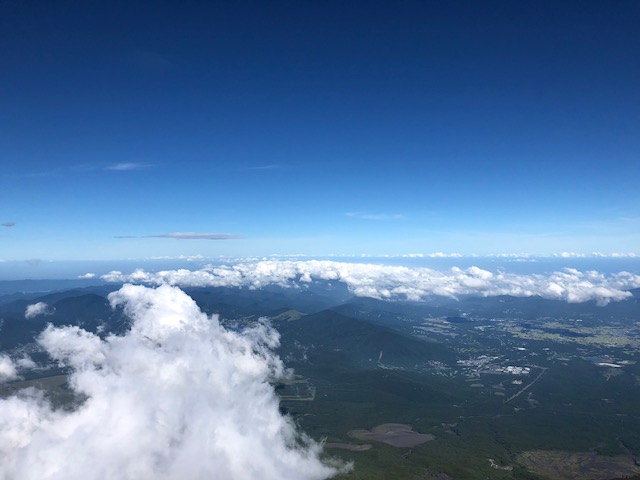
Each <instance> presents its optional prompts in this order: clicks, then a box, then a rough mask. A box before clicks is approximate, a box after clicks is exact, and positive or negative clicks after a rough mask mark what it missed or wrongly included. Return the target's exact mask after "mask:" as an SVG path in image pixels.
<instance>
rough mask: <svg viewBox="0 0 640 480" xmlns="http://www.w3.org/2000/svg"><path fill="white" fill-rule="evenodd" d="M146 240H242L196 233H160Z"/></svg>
mask: <svg viewBox="0 0 640 480" xmlns="http://www.w3.org/2000/svg"><path fill="white" fill-rule="evenodd" d="M146 238H175V239H177V240H229V239H237V238H244V237H241V236H239V235H233V234H231V233H196V232H174V233H161V234H159V235H147V237H146Z"/></svg>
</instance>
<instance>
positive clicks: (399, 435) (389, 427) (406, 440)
mask: <svg viewBox="0 0 640 480" xmlns="http://www.w3.org/2000/svg"><path fill="white" fill-rule="evenodd" d="M349 436H350V437H354V438H357V439H359V440H374V441H376V442H383V443H386V444H388V445H391V446H393V447H413V446H415V445H420V444H421V443H425V442H429V441H431V440H434V439H435V437H434V436H433V435H431V434H430V433H418V432H414V431H413V429H412V427H411V425H405V424H402V423H384V424H382V425H378V426H377V427H374V428H372V429H371V430H352V431H350V432H349Z"/></svg>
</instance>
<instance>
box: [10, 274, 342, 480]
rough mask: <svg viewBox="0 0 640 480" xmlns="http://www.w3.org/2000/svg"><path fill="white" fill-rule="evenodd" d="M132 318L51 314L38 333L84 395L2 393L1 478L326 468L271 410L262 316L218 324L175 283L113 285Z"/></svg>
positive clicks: (303, 478)
mask: <svg viewBox="0 0 640 480" xmlns="http://www.w3.org/2000/svg"><path fill="white" fill-rule="evenodd" d="M109 300H110V302H111V304H112V306H114V307H122V308H124V311H125V312H126V313H127V314H128V315H129V316H130V317H131V318H132V325H131V329H130V331H129V332H127V333H126V334H125V335H124V336H109V337H107V338H106V339H105V340H101V339H100V338H99V337H97V336H95V335H93V334H91V333H88V332H86V331H84V330H82V329H80V328H78V327H62V328H54V327H52V326H49V327H48V328H47V329H46V330H45V331H44V332H43V333H42V335H41V336H40V337H39V342H40V344H41V345H42V346H43V347H44V348H45V349H46V350H47V352H48V353H49V355H51V356H52V358H54V359H55V360H57V361H58V362H60V363H61V364H64V365H68V366H70V367H71V368H72V370H73V373H72V374H71V376H70V379H69V383H70V386H71V388H72V389H73V390H74V391H75V392H76V393H78V394H80V395H82V396H85V397H86V400H85V401H84V403H83V404H82V406H81V407H79V408H77V409H75V410H73V411H65V410H60V409H57V410H54V409H53V408H52V407H51V406H50V405H49V404H48V403H47V402H46V401H45V400H43V398H42V395H41V394H39V393H38V391H37V390H35V389H27V390H23V391H22V392H21V394H20V395H18V396H14V397H10V398H6V399H2V400H0V458H2V461H1V462H0V478H16V479H17V478H20V479H25V480H36V479H38V480H39V479H43V478H48V479H69V480H79V479H82V480H85V479H86V480H92V479H96V480H98V479H109V478H111V479H115V478H118V479H125V480H126V479H150V478H154V479H160V480H162V479H179V478H180V479H181V478H185V479H204V478H223V479H234V480H244V479H257V478H260V479H265V480H275V479H278V480H280V479H284V480H287V479H290V480H311V479H314V480H315V479H323V478H328V477H330V476H332V475H333V474H335V473H336V472H337V470H336V468H334V467H331V466H329V465H327V464H326V463H323V462H321V461H320V460H319V454H320V452H321V446H320V445H318V444H317V443H315V442H313V441H312V440H310V439H309V438H307V437H305V436H304V435H302V434H300V433H299V432H297V430H296V427H295V426H294V424H293V422H292V421H291V420H290V419H288V418H287V417H283V416H282V415H281V414H280V412H279V402H278V398H277V396H276V394H275V392H274V389H273V387H272V386H271V385H270V383H269V381H270V380H272V379H274V378H277V377H280V376H283V375H285V374H286V372H285V369H284V366H283V364H282V362H281V361H280V359H279V358H278V357H277V356H275V355H274V354H273V353H272V351H271V349H272V348H273V347H275V346H276V345H277V344H278V341H279V338H278V334H277V332H275V330H273V329H271V328H270V327H269V326H268V325H266V324H260V325H258V326H257V327H254V328H253V329H250V330H247V331H245V332H243V333H237V332H233V331H228V330H225V329H224V328H223V327H222V326H221V325H220V324H219V322H218V318H217V316H212V317H207V316H206V315H205V314H204V313H202V312H201V311H200V310H199V309H198V307H197V305H196V304H195V302H194V301H193V300H192V299H191V298H189V297H188V296H187V295H186V294H185V293H184V292H182V291H181V290H179V289H177V288H174V287H170V286H167V285H164V286H161V287H159V288H157V289H150V288H147V287H142V286H132V285H125V286H124V287H122V288H121V289H120V290H119V291H117V292H114V293H112V294H110V296H109Z"/></svg>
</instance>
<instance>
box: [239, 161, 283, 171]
mask: <svg viewBox="0 0 640 480" xmlns="http://www.w3.org/2000/svg"><path fill="white" fill-rule="evenodd" d="M282 168H284V167H283V166H282V165H278V164H276V163H270V164H267V165H253V166H248V167H240V170H244V171H250V170H281V169H282Z"/></svg>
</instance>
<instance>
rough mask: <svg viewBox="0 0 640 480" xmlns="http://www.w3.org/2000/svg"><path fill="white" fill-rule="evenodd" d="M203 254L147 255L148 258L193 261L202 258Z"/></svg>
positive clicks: (203, 257)
mask: <svg viewBox="0 0 640 480" xmlns="http://www.w3.org/2000/svg"><path fill="white" fill-rule="evenodd" d="M204 259H205V256H204V255H200V254H199V253H198V254H196V255H175V256H174V255H160V256H156V257H149V260H186V261H187V262H195V261H198V260H204Z"/></svg>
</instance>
